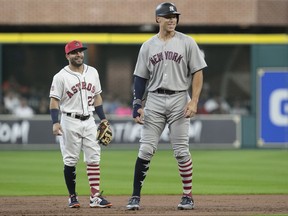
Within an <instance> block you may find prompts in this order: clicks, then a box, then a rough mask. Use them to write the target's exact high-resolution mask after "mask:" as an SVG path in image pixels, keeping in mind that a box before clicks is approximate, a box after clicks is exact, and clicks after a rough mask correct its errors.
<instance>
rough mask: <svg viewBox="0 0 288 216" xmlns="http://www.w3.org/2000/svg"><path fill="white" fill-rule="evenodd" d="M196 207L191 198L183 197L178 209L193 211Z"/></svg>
mask: <svg viewBox="0 0 288 216" xmlns="http://www.w3.org/2000/svg"><path fill="white" fill-rule="evenodd" d="M194 207H195V204H194V201H193V199H192V198H191V197H190V196H183V197H182V199H181V202H180V203H179V205H178V207H177V208H178V210H192V209H194Z"/></svg>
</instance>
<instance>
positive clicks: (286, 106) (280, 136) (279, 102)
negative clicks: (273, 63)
mask: <svg viewBox="0 0 288 216" xmlns="http://www.w3.org/2000/svg"><path fill="white" fill-rule="evenodd" d="M258 75H259V88H258V90H259V91H258V144H259V145H261V146H263V145H265V144H271V145H285V144H286V145H287V144H288V69H260V70H259V71H258Z"/></svg>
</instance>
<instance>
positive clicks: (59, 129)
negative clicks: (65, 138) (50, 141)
mask: <svg viewBox="0 0 288 216" xmlns="http://www.w3.org/2000/svg"><path fill="white" fill-rule="evenodd" d="M62 134H63V131H62V127H61V125H60V123H59V122H58V123H55V124H53V135H54V136H62Z"/></svg>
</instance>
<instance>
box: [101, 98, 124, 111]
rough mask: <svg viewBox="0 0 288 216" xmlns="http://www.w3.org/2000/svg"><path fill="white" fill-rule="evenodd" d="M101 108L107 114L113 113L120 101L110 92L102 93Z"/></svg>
mask: <svg viewBox="0 0 288 216" xmlns="http://www.w3.org/2000/svg"><path fill="white" fill-rule="evenodd" d="M103 98H104V100H103V109H104V112H105V113H107V114H115V111H116V109H117V108H118V107H119V105H120V102H119V101H118V100H117V98H116V97H115V96H113V95H112V94H107V95H103Z"/></svg>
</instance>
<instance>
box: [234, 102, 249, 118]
mask: <svg viewBox="0 0 288 216" xmlns="http://www.w3.org/2000/svg"><path fill="white" fill-rule="evenodd" d="M248 113H249V112H248V109H246V107H245V106H243V105H242V103H241V101H240V100H238V99H236V100H234V102H233V106H232V109H231V114H237V115H248Z"/></svg>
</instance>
